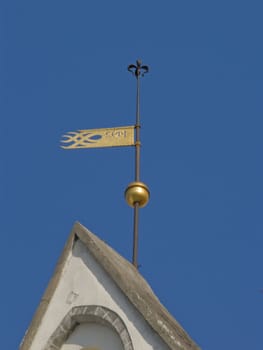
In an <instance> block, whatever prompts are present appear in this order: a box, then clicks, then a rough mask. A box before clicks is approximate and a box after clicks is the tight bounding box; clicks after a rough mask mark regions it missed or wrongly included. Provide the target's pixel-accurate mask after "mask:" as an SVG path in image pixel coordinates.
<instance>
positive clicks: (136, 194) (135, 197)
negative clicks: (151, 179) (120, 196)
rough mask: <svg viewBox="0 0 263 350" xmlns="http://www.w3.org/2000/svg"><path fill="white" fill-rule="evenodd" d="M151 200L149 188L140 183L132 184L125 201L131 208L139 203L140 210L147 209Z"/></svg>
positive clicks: (129, 186) (126, 191)
mask: <svg viewBox="0 0 263 350" xmlns="http://www.w3.org/2000/svg"><path fill="white" fill-rule="evenodd" d="M149 198H150V191H149V188H148V187H147V186H146V185H145V184H144V183H143V182H140V181H134V182H131V183H130V184H129V185H128V187H127V188H126V190H125V199H126V202H127V203H128V205H129V206H130V207H133V208H134V206H135V203H139V208H142V207H145V206H146V204H147V203H148V201H149Z"/></svg>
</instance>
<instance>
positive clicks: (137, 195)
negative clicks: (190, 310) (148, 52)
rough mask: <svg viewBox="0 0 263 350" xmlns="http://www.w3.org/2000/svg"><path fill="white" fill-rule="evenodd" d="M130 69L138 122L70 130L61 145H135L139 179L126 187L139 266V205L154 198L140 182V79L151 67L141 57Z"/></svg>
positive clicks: (80, 146) (69, 147)
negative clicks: (131, 211)
mask: <svg viewBox="0 0 263 350" xmlns="http://www.w3.org/2000/svg"><path fill="white" fill-rule="evenodd" d="M128 71H129V72H131V73H132V74H133V75H134V76H135V78H136V81H137V93H136V123H135V125H134V126H124V127H115V128H103V129H91V130H78V131H69V132H68V133H67V134H65V135H63V136H62V137H63V138H64V139H62V140H61V143H62V145H61V147H62V148H64V149H79V148H97V147H116V146H135V181H134V182H131V183H130V184H129V185H128V187H127V188H126V190H125V198H126V201H127V203H128V204H129V205H130V206H131V207H133V208H134V227H133V257H132V263H133V265H134V266H135V267H136V268H138V226H139V208H142V207H144V206H145V205H146V204H147V203H148V201H149V198H150V191H149V189H148V187H147V186H146V185H145V184H144V183H143V182H141V181H140V149H141V141H140V128H141V124H140V78H141V77H143V76H144V74H146V73H148V71H149V67H148V66H146V65H142V62H141V61H140V60H137V61H136V65H134V64H130V65H129V66H128ZM134 131H135V135H134ZM134 136H135V137H134ZM134 138H135V141H134Z"/></svg>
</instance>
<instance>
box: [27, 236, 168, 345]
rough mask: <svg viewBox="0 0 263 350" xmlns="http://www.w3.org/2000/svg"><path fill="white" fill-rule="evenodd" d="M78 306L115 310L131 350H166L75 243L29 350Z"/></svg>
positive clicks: (91, 258)
mask: <svg viewBox="0 0 263 350" xmlns="http://www.w3.org/2000/svg"><path fill="white" fill-rule="evenodd" d="M81 305H101V306H104V307H107V308H109V309H111V310H113V311H115V312H116V313H117V314H118V315H119V317H120V318H121V319H122V320H123V322H124V323H125V325H126V327H127V329H128V332H129V334H130V337H131V339H132V343H133V347H134V349H135V350H152V349H156V350H157V349H158V350H168V349H169V348H168V346H167V345H166V344H165V343H164V342H163V341H162V339H161V338H160V337H159V336H158V335H157V334H156V333H155V332H154V331H153V330H152V328H151V327H150V326H149V325H148V323H147V322H146V321H145V320H144V319H143V317H142V316H141V314H140V313H139V312H138V311H137V310H136V309H135V308H134V307H133V305H131V303H130V302H129V300H128V299H127V297H126V296H125V295H124V294H123V293H122V291H121V290H120V289H119V288H118V287H117V285H116V284H115V283H114V282H113V281H112V280H111V279H110V277H109V276H108V275H107V274H106V272H105V271H104V270H103V269H102V267H101V266H100V265H99V264H98V263H97V262H96V261H95V259H94V258H93V257H92V255H91V254H90V253H89V252H88V251H87V248H86V247H85V245H84V244H83V243H82V242H81V241H80V240H78V241H77V242H76V243H75V245H74V247H73V251H72V253H71V254H70V255H69V257H68V259H67V261H66V264H65V267H64V270H63V273H62V277H61V279H60V281H59V283H58V286H57V289H56V291H55V293H54V295H53V298H52V300H51V301H50V303H49V306H48V309H47V311H46V313H45V315H44V318H43V321H42V323H41V325H40V327H39V329H38V332H37V334H36V337H35V338H34V340H33V343H32V346H31V348H30V350H42V349H43V348H44V346H45V344H46V343H47V341H48V339H49V337H50V336H51V335H52V333H53V332H54V331H55V329H56V328H57V327H58V325H59V324H60V322H61V321H62V319H63V318H64V316H65V315H66V314H67V313H68V312H69V311H70V309H71V308H72V307H74V306H81ZM65 349H67V348H65ZM73 349H74V350H75V348H73ZM76 349H78V348H76ZM63 350H64V348H63ZM67 350H69V349H67ZM70 350H71V348H70ZM107 350H108V349H107Z"/></svg>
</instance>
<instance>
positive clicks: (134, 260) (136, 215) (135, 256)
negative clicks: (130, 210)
mask: <svg viewBox="0 0 263 350" xmlns="http://www.w3.org/2000/svg"><path fill="white" fill-rule="evenodd" d="M138 225H139V203H138V202H137V203H135V205H134V216H133V255H132V263H133V265H134V266H135V267H136V269H138Z"/></svg>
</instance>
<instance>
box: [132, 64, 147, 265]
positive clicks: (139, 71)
mask: <svg viewBox="0 0 263 350" xmlns="http://www.w3.org/2000/svg"><path fill="white" fill-rule="evenodd" d="M128 70H129V71H131V72H132V73H133V74H134V75H135V77H136V81H137V93H136V124H135V181H140V148H141V142H140V128H141V125H140V76H141V75H142V76H143V75H144V73H147V72H148V70H149V68H148V66H142V62H141V61H140V60H137V61H136V66H135V65H129V67H128ZM139 206H140V203H139V202H135V203H134V216H133V256H132V263H133V265H134V266H135V267H136V268H138V228H139Z"/></svg>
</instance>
